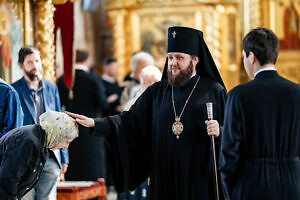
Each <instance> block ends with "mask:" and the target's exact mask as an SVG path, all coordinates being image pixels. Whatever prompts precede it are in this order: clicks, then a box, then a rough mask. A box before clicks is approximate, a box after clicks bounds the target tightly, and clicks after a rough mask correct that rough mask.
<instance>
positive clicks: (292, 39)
mask: <svg viewBox="0 0 300 200" xmlns="http://www.w3.org/2000/svg"><path fill="white" fill-rule="evenodd" d="M275 13H276V15H275V22H276V23H275V32H276V34H277V36H278V38H279V40H280V48H281V49H300V1H299V0H285V1H283V0H280V1H276V3H275Z"/></svg>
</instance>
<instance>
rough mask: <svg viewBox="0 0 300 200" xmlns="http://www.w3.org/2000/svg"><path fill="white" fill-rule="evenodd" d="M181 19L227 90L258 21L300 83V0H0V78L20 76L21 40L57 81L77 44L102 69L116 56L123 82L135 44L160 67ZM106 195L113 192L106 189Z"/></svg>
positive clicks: (240, 74)
mask: <svg viewBox="0 0 300 200" xmlns="http://www.w3.org/2000/svg"><path fill="white" fill-rule="evenodd" d="M176 25H178V26H186V27H192V28H195V29H198V30H201V31H202V32H203V36H204V40H205V41H206V44H207V46H208V48H209V50H210V52H211V54H212V56H213V59H214V61H215V64H216V66H217V68H218V70H219V72H220V74H221V76H222V79H223V80H224V83H225V86H226V88H227V90H228V91H229V90H230V89H232V88H233V87H235V86H237V85H239V84H241V83H245V82H247V81H249V80H250V78H249V77H248V76H247V74H246V72H245V69H244V66H243V56H242V38H243V37H244V36H245V35H246V34H247V32H249V31H250V30H251V29H253V28H255V27H259V26H264V27H267V28H270V29H271V30H273V31H274V32H275V33H276V35H277V36H278V38H279V42H280V50H279V57H278V60H277V63H276V68H277V71H278V72H279V74H281V75H282V76H283V77H285V78H287V79H289V80H291V81H293V82H296V83H300V0H0V47H1V53H0V60H1V62H0V78H2V79H3V80H5V81H6V82H8V83H12V82H15V81H16V80H18V79H20V77H22V76H23V74H22V70H21V69H20V67H19V64H18V51H19V49H20V48H21V47H22V46H23V45H33V46H35V47H37V48H38V50H39V51H40V54H41V60H42V66H43V77H44V78H45V79H46V80H49V81H51V82H53V83H55V82H56V80H57V79H58V78H59V77H60V76H61V75H62V74H64V73H68V74H67V75H68V76H69V78H70V79H69V80H70V81H71V82H70V84H71V85H72V77H74V68H73V65H74V62H75V51H76V49H86V50H87V51H88V52H89V54H90V65H92V66H93V68H94V69H95V71H96V72H97V73H98V74H99V75H101V74H102V70H103V69H102V65H103V61H104V60H105V59H106V58H108V57H114V58H116V60H117V63H118V66H119V69H118V75H117V79H118V81H120V82H121V81H122V80H123V79H124V77H125V76H126V75H127V74H128V73H129V72H130V59H131V56H132V54H133V53H135V52H138V51H145V52H148V53H150V54H151V55H152V56H153V57H154V59H155V66H157V67H158V68H159V69H160V70H162V69H163V67H164V65H165V62H166V53H167V30H168V27H171V26H176ZM101 181H102V180H101ZM101 184H103V182H101ZM109 195H110V196H111V197H109ZM107 199H109V200H113V199H115V195H112V194H109V193H108V192H107Z"/></svg>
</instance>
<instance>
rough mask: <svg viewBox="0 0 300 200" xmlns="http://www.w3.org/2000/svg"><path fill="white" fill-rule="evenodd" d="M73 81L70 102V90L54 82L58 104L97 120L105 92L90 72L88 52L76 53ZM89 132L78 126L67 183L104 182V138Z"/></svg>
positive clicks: (61, 81)
mask: <svg viewBox="0 0 300 200" xmlns="http://www.w3.org/2000/svg"><path fill="white" fill-rule="evenodd" d="M74 68H75V79H74V86H73V89H72V90H73V98H72V99H70V98H69V89H68V88H67V87H66V86H65V84H64V81H63V77H60V78H59V79H58V81H57V86H58V90H59V96H60V100H61V104H62V106H63V107H64V109H65V110H67V111H71V112H77V113H80V114H83V115H87V116H90V117H98V116H99V113H100V112H102V111H103V110H104V109H105V108H106V107H107V102H106V95H105V89H104V86H103V83H102V81H101V80H100V79H99V77H98V76H96V75H95V74H94V73H91V72H90V60H89V52H88V51H86V50H84V49H77V50H76V59H75V66H74ZM91 131H92V130H91V129H89V128H86V127H83V126H79V137H78V138H77V139H76V140H75V141H74V142H72V144H71V145H70V147H69V152H70V163H71V166H70V167H69V169H68V171H67V173H66V176H65V178H66V180H71V181H97V179H98V178H106V176H107V173H106V162H105V157H106V153H105V143H104V139H103V138H95V137H92V136H91V135H90V132H91Z"/></svg>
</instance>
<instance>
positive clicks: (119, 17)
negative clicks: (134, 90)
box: [109, 10, 126, 79]
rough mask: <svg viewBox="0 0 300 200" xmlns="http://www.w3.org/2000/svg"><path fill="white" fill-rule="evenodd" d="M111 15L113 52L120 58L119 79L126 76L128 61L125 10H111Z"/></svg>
mask: <svg viewBox="0 0 300 200" xmlns="http://www.w3.org/2000/svg"><path fill="white" fill-rule="evenodd" d="M109 17H110V18H111V20H112V24H113V27H112V28H113V47H112V50H113V53H114V56H115V57H116V58H117V59H118V64H119V66H121V67H120V69H119V79H120V78H121V77H124V75H125V73H126V70H125V63H126V40H125V34H126V33H125V31H126V30H125V28H126V27H125V17H126V11H125V10H116V11H111V12H109Z"/></svg>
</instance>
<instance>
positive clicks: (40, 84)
mask: <svg viewBox="0 0 300 200" xmlns="http://www.w3.org/2000/svg"><path fill="white" fill-rule="evenodd" d="M27 85H28V84H27ZM44 87H45V86H44V83H43V81H42V80H40V82H39V87H38V89H37V90H34V89H33V88H30V86H29V85H28V88H29V90H30V91H32V92H40V91H41V90H42V89H43V88H44Z"/></svg>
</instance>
